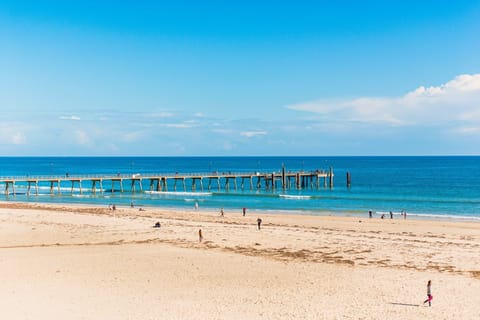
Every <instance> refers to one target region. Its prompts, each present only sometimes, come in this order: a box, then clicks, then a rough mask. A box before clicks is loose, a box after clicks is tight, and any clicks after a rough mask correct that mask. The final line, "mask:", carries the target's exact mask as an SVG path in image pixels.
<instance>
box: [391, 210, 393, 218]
mask: <svg viewBox="0 0 480 320" xmlns="http://www.w3.org/2000/svg"><path fill="white" fill-rule="evenodd" d="M390 219H393V212H392V211H390Z"/></svg>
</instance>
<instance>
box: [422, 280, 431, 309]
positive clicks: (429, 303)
mask: <svg viewBox="0 0 480 320" xmlns="http://www.w3.org/2000/svg"><path fill="white" fill-rule="evenodd" d="M431 286H432V280H428V283H427V300H425V301H423V304H425V303H427V302H428V306H429V307H431V306H432V299H433V296H432V288H431Z"/></svg>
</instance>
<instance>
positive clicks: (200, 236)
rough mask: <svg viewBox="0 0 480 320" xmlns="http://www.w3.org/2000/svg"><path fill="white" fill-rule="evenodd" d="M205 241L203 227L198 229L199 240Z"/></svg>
mask: <svg viewBox="0 0 480 320" xmlns="http://www.w3.org/2000/svg"><path fill="white" fill-rule="evenodd" d="M202 241H203V234H202V229H198V242H202Z"/></svg>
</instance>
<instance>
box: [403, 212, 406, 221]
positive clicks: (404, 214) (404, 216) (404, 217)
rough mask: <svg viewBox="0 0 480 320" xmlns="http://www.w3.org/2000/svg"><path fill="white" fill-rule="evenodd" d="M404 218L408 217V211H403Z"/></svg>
mask: <svg viewBox="0 0 480 320" xmlns="http://www.w3.org/2000/svg"><path fill="white" fill-rule="evenodd" d="M403 219H404V220H406V219H407V211H403Z"/></svg>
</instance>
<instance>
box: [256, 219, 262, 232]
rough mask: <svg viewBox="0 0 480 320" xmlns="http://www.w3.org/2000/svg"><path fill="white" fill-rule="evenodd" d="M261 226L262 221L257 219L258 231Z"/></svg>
mask: <svg viewBox="0 0 480 320" xmlns="http://www.w3.org/2000/svg"><path fill="white" fill-rule="evenodd" d="M261 225H262V219H260V218H258V219H257V226H258V230H260V226H261Z"/></svg>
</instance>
